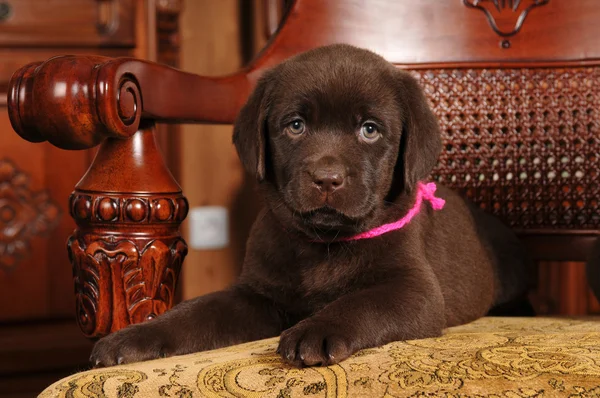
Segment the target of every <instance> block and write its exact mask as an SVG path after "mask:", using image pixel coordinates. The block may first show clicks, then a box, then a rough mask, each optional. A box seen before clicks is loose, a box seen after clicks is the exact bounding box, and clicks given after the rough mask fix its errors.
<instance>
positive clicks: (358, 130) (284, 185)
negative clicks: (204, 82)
mask: <svg viewBox="0 0 600 398" xmlns="http://www.w3.org/2000/svg"><path fill="white" fill-rule="evenodd" d="M233 141H234V143H235V146H236V148H237V151H238V153H239V156H240V159H241V160H242V163H243V165H244V167H245V168H246V169H247V171H248V172H250V173H251V174H253V175H255V176H256V178H257V179H258V181H259V182H261V185H262V186H263V187H264V188H265V190H264V191H265V192H266V199H267V203H268V205H269V206H270V208H271V210H272V211H273V212H274V213H275V214H276V216H277V217H278V218H279V219H280V220H281V221H282V222H284V223H285V225H288V226H292V227H293V228H295V229H297V230H300V231H302V232H304V233H306V234H308V235H309V236H311V237H315V238H317V237H321V238H322V237H323V236H324V235H325V236H330V235H331V236H340V237H341V236H345V235H351V234H354V233H358V232H361V231H363V230H366V229H369V228H372V227H373V226H375V225H377V224H378V222H380V218H381V217H383V214H384V212H385V210H386V208H387V207H388V206H389V205H390V202H391V201H393V200H394V199H396V198H397V197H398V196H399V195H407V194H410V192H411V191H412V189H413V188H414V187H415V185H416V183H417V182H418V181H419V180H420V179H423V178H425V177H427V175H428V174H429V173H430V172H431V170H432V168H433V167H434V165H435V162H436V160H437V156H438V154H439V151H440V147H441V141H440V134H439V129H438V125H437V122H436V119H435V116H434V115H433V113H432V112H431V110H430V108H429V106H428V105H427V102H426V100H425V97H424V95H423V92H422V91H421V89H420V87H419V85H418V83H417V82H416V81H415V80H414V79H413V78H412V77H411V76H410V75H408V74H407V73H405V72H403V71H400V70H398V69H396V68H395V67H394V66H393V65H391V64H390V63H388V62H386V61H385V60H384V59H383V58H381V57H380V56H378V55H376V54H374V53H372V52H370V51H366V50H362V49H358V48H355V47H352V46H348V45H332V46H327V47H321V48H317V49H315V50H311V51H308V52H306V53H303V54H300V55H298V56H296V57H294V58H291V59H289V60H287V61H285V62H283V63H282V64H280V65H278V66H277V67H275V68H273V69H271V70H270V71H268V72H266V73H265V74H264V75H263V77H262V78H261V79H260V81H259V82H258V84H257V87H256V89H255V91H254V92H253V93H252V94H251V96H250V98H249V99H248V102H247V103H246V105H245V106H244V107H243V108H242V110H241V111H240V114H239V116H238V119H237V121H236V124H235V127H234V136H233Z"/></svg>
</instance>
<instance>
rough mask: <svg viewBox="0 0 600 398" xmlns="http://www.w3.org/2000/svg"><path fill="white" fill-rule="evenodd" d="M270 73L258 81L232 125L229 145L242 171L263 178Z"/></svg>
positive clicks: (258, 178) (259, 178) (261, 179)
mask: <svg viewBox="0 0 600 398" xmlns="http://www.w3.org/2000/svg"><path fill="white" fill-rule="evenodd" d="M270 75H271V74H270V73H269V72H266V73H265V74H264V75H263V76H262V77H261V78H260V79H259V81H258V83H257V85H256V88H255V89H254V91H253V92H252V94H250V97H249V98H248V101H247V102H246V104H245V105H244V106H243V107H242V109H241V110H240V113H239V114H238V116H237V119H236V121H235V124H234V126H233V144H234V145H235V148H236V150H237V153H238V156H239V157H240V160H241V161H242V165H243V166H244V168H245V169H246V171H247V172H248V173H250V174H252V175H255V176H256V179H257V180H258V181H263V180H264V179H265V175H266V159H265V157H266V146H267V139H268V138H267V113H268V107H269V91H270V90H269V87H270V81H271V78H270Z"/></svg>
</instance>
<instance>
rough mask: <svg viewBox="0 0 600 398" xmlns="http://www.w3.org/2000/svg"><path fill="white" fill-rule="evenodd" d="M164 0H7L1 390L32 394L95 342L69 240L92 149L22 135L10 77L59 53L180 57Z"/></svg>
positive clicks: (174, 11) (173, 17)
mask: <svg viewBox="0 0 600 398" xmlns="http://www.w3.org/2000/svg"><path fill="white" fill-rule="evenodd" d="M157 3H160V4H158V5H157V7H158V8H157V9H150V7H151V6H152V5H154V4H155V3H154V2H153V1H146V0H143V1H142V0H102V1H100V0H53V1H48V0H0V397H4V396H7V397H8V396H10V397H21V396H22V397H31V396H34V395H35V394H36V393H38V392H39V391H41V390H42V389H43V388H44V387H46V386H47V385H48V384H49V383H51V382H53V381H55V380H56V379H58V378H59V377H61V376H64V375H66V374H68V373H70V372H73V371H75V370H79V369H83V368H84V367H86V366H87V358H88V355H89V352H90V349H91V346H92V343H91V342H90V341H88V340H87V339H85V338H84V337H83V335H82V333H81V331H80V330H79V328H78V327H77V325H76V323H75V319H74V316H75V311H74V308H75V303H74V294H73V278H72V270H71V265H70V262H69V259H68V255H67V250H66V242H67V238H68V236H69V235H70V234H71V233H72V232H73V229H74V228H75V224H74V222H73V220H72V218H71V217H70V216H69V211H68V208H67V206H68V198H69V194H70V193H71V192H72V190H73V187H74V186H75V184H76V183H77V182H78V180H79V179H80V178H81V177H82V176H83V175H84V173H85V171H86V169H87V167H88V166H89V164H90V162H91V159H92V156H93V151H65V150H61V149H57V148H56V147H53V146H52V145H50V144H48V143H44V144H38V145H32V144H31V143H29V142H27V141H25V140H23V139H22V138H21V137H19V136H18V135H17V134H16V133H15V132H14V130H13V129H12V127H11V125H10V121H9V118H8V113H7V86H8V82H9V80H10V78H11V75H12V73H13V72H15V71H16V70H17V69H18V68H19V67H21V66H23V65H25V64H28V63H31V62H39V61H45V60H47V59H48V58H50V57H53V56H55V55H64V54H73V55H77V54H94V55H104V56H108V57H118V56H130V57H137V58H149V59H152V60H159V61H160V60H161V56H163V54H164V57H165V60H164V61H168V62H169V63H171V64H174V63H176V61H177V50H178V48H177V37H176V35H177V28H178V25H177V18H178V13H179V9H180V6H181V5H180V2H179V1H161V2H157ZM158 37H161V40H158ZM159 41H160V43H159ZM163 141H164V143H165V145H167V144H168V145H171V144H172V142H171V141H169V140H167V139H165V137H163Z"/></svg>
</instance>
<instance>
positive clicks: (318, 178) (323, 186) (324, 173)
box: [312, 167, 346, 193]
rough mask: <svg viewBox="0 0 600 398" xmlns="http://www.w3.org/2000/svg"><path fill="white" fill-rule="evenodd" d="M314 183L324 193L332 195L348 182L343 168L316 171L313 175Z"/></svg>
mask: <svg viewBox="0 0 600 398" xmlns="http://www.w3.org/2000/svg"><path fill="white" fill-rule="evenodd" d="M312 177H313V183H314V184H315V186H316V187H317V188H318V189H319V190H321V191H322V192H328V193H331V192H333V191H335V190H336V189H339V188H341V187H342V186H343V185H344V181H345V180H346V175H345V173H344V171H343V170H342V168H337V167H336V168H325V169H318V170H316V171H315V172H314V173H313V175H312Z"/></svg>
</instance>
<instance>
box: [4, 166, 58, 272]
mask: <svg viewBox="0 0 600 398" xmlns="http://www.w3.org/2000/svg"><path fill="white" fill-rule="evenodd" d="M59 219H60V211H59V209H58V206H56V205H55V204H54V203H53V202H52V201H51V200H50V198H49V197H48V193H47V192H45V191H41V192H32V191H31V189H30V188H29V177H28V176H27V174H25V173H24V172H22V171H20V170H19V169H18V168H17V167H16V166H15V165H14V164H13V163H12V162H11V161H10V160H8V159H0V268H3V269H5V270H7V269H12V268H14V267H16V266H17V265H18V263H19V261H20V260H22V259H23V258H25V257H26V256H27V249H28V247H29V242H30V240H31V239H32V238H33V237H34V236H37V235H44V234H46V233H48V232H49V231H51V230H52V229H53V228H54V227H56V225H57V224H58V221H59Z"/></svg>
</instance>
